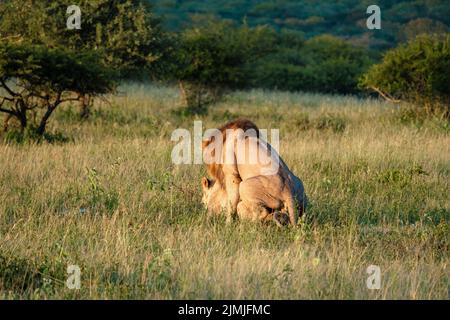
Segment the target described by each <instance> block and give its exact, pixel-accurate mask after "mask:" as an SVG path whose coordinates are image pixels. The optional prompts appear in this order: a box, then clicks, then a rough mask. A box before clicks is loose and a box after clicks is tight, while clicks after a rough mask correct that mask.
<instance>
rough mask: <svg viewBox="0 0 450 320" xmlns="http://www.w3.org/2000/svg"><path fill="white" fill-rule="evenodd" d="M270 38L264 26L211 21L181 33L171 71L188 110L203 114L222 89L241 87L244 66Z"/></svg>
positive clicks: (244, 80) (245, 78) (261, 51)
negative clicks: (237, 25)
mask: <svg viewBox="0 0 450 320" xmlns="http://www.w3.org/2000/svg"><path fill="white" fill-rule="evenodd" d="M271 39H272V38H271V32H270V31H269V30H268V29H266V28H265V27H257V28H254V29H252V28H249V27H248V26H247V25H245V24H244V25H243V26H241V27H236V26H234V25H233V24H230V23H227V22H217V21H214V20H212V21H207V22H206V23H204V24H203V25H201V26H200V27H197V28H193V29H188V30H186V31H184V32H182V33H181V34H180V36H179V39H178V48H177V52H176V58H175V60H176V65H175V67H174V73H175V78H176V79H177V80H178V82H179V85H180V90H181V95H182V97H183V100H184V101H183V103H184V104H185V105H186V106H187V107H188V108H189V109H190V112H191V113H204V112H205V106H207V105H208V104H211V103H214V102H217V101H218V100H219V99H220V98H221V97H222V95H223V93H224V91H225V90H227V89H234V88H237V87H239V88H242V87H243V86H245V85H246V84H247V81H248V75H247V74H246V72H245V69H244V66H245V65H246V64H247V63H248V62H249V61H251V60H252V59H255V58H257V57H260V56H262V55H264V54H265V53H266V52H268V50H270V47H271V46H270V45H268V43H269V42H270V41H271Z"/></svg>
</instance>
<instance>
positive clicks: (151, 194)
mask: <svg viewBox="0 0 450 320" xmlns="http://www.w3.org/2000/svg"><path fill="white" fill-rule="evenodd" d="M122 91H124V92H127V94H126V95H123V96H120V97H114V98H111V105H108V104H107V103H106V102H102V101H99V102H98V103H97V105H96V106H95V110H94V112H93V115H92V117H91V119H90V120H88V121H85V122H82V123H80V122H79V121H78V119H77V110H76V108H74V107H70V106H66V107H65V108H63V109H61V110H58V111H57V112H56V114H55V116H54V118H52V119H51V120H50V124H49V129H50V131H51V132H52V133H53V134H61V133H63V135H64V137H67V139H64V140H63V141H59V140H55V141H54V142H53V143H46V142H41V143H26V142H25V143H23V142H22V143H20V141H19V143H17V142H12V141H11V142H9V143H6V142H4V143H1V144H0V155H1V159H2V165H1V169H0V298H6V299H38V298H39V299H42V298H44V299H52V298H56V299H65V298H71V299H72V298H75V299H85V298H89V299H90V298H92V299H105V298H108V299H109V298H115V299H125V298H135V299H154V298H158V299H159V298H168V299H185V298H192V299H220V298H224V299H313V298H318V299H448V298H449V296H448V285H449V271H448V266H449V252H450V239H449V238H450V237H449V234H450V199H449V195H448V194H449V190H450V189H449V181H450V180H449V173H450V135H449V127H448V123H445V122H442V121H439V120H426V119H425V120H421V121H416V120H415V119H413V118H410V117H405V113H404V112H403V111H402V110H396V109H395V108H394V107H393V106H391V105H387V104H384V103H382V102H380V101H377V100H362V99H356V98H352V97H343V96H325V95H314V94H302V93H298V94H293V93H291V94H288V93H279V92H278V93H277V92H263V91H251V92H237V93H234V94H233V95H231V96H230V97H228V98H227V99H226V101H224V102H223V103H221V104H219V105H217V106H215V107H212V108H211V110H210V113H209V115H208V116H199V117H196V118H192V117H186V116H183V115H182V114H180V113H177V112H176V111H177V110H178V109H179V107H180V106H179V99H178V95H177V92H176V90H175V89H171V88H157V87H149V86H139V85H127V86H124V87H123V88H122ZM238 116H240V117H247V118H249V119H251V120H253V121H254V122H256V124H257V125H258V126H259V127H260V128H266V129H279V130H280V139H281V140H280V153H281V156H282V157H283V159H284V160H285V162H286V163H287V164H288V165H289V167H290V168H291V169H292V170H293V171H294V172H295V173H296V174H297V175H298V176H299V177H300V178H301V179H302V180H303V182H304V184H305V188H306V192H307V194H308V196H309V198H310V200H311V206H310V208H309V210H308V211H307V213H306V216H305V218H304V219H303V220H302V222H301V225H300V227H298V228H286V229H279V228H277V227H276V226H275V225H259V224H252V223H242V222H235V223H233V224H232V225H226V224H225V221H224V220H225V219H223V218H216V219H215V220H208V219H207V218H206V214H205V212H204V209H203V208H202V206H201V203H200V202H201V191H200V178H201V176H202V175H204V174H205V170H204V168H203V167H202V166H200V165H185V166H175V165H173V164H172V163H171V158H170V155H171V151H172V148H173V146H174V145H175V144H174V143H173V142H171V141H170V135H171V133H172V131H173V130H174V129H176V128H186V129H189V130H193V121H194V120H202V121H203V123H204V129H206V128H212V127H217V126H218V125H220V124H223V123H224V122H225V121H227V120H229V119H232V118H234V117H238ZM70 264H76V265H79V266H80V268H81V272H82V275H81V289H80V290H70V289H68V288H67V287H66V286H65V282H66V278H67V276H68V275H67V274H66V268H67V266H68V265H70ZM369 265H378V266H380V268H381V281H382V283H381V289H380V290H368V289H367V287H366V279H367V277H368V276H369V275H368V274H366V269H367V267H368V266H369Z"/></svg>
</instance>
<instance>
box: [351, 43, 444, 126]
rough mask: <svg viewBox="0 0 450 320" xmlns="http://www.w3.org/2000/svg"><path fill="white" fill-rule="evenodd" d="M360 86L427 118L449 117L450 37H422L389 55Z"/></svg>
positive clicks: (388, 53) (361, 81)
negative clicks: (424, 114) (436, 116)
mask: <svg viewBox="0 0 450 320" xmlns="http://www.w3.org/2000/svg"><path fill="white" fill-rule="evenodd" d="M360 85H361V86H362V87H364V88H366V89H370V90H374V91H376V92H378V93H379V94H380V95H381V96H382V97H384V98H386V99H388V100H390V101H394V102H400V101H405V102H407V103H409V104H412V105H414V106H416V107H418V108H421V109H423V110H424V111H425V112H426V113H427V114H435V113H441V114H443V115H444V116H445V117H447V118H448V117H449V116H450V110H449V108H450V34H445V35H420V36H418V37H417V38H416V39H414V40H411V41H409V42H408V43H407V44H404V45H400V46H399V47H398V48H396V49H392V50H390V51H388V52H387V53H386V54H385V56H384V58H383V61H382V62H381V63H380V64H376V65H374V66H372V67H371V68H370V69H369V71H368V72H367V73H366V74H365V75H364V76H363V77H362V78H361V80H360Z"/></svg>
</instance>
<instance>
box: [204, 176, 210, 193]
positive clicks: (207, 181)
mask: <svg viewBox="0 0 450 320" xmlns="http://www.w3.org/2000/svg"><path fill="white" fill-rule="evenodd" d="M210 185H211V181H210V180H209V179H208V178H206V177H203V178H202V187H203V189H205V190H206V189H209V186H210Z"/></svg>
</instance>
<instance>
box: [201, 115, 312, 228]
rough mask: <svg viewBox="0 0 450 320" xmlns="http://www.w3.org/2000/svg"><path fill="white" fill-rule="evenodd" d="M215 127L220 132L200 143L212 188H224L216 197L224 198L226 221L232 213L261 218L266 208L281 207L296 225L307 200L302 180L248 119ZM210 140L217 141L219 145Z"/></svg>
mask: <svg viewBox="0 0 450 320" xmlns="http://www.w3.org/2000/svg"><path fill="white" fill-rule="evenodd" d="M218 131H219V133H220V135H218V136H212V137H210V138H209V139H206V140H204V141H203V145H202V147H203V152H204V158H205V159H207V160H208V161H207V171H208V174H209V175H210V176H211V177H212V180H213V181H214V184H217V186H216V187H215V188H222V189H223V191H224V192H225V194H223V192H221V196H220V195H217V196H216V197H223V198H222V199H225V200H221V201H225V204H226V205H225V207H226V215H227V222H229V221H231V219H232V218H233V216H234V215H236V214H238V215H239V214H240V215H241V216H253V218H255V217H259V220H264V219H265V218H267V217H269V216H270V214H271V211H269V210H268V209H272V211H273V210H279V209H282V210H284V211H285V212H287V214H288V216H289V222H290V223H291V224H292V225H296V224H297V220H298V217H299V216H301V215H302V213H303V211H304V209H305V206H306V202H307V199H306V196H305V194H304V188H303V184H302V182H301V180H300V179H299V178H298V177H296V176H295V175H294V174H293V173H292V172H291V171H290V170H289V168H288V167H287V165H286V164H285V163H284V161H283V160H282V159H281V158H280V156H279V155H278V153H277V152H276V151H275V150H274V149H273V148H272V147H271V146H270V145H269V144H268V143H267V142H265V141H264V140H263V139H262V138H261V137H260V135H259V129H258V127H257V126H256V125H255V124H254V123H253V122H251V121H250V120H246V119H238V120H235V121H232V122H229V123H227V124H225V125H224V126H222V127H221V128H220V129H219V130H218ZM216 139H221V140H220V141H216ZM213 142H221V144H219V145H220V148H218V144H217V143H213ZM216 149H217V150H216ZM255 157H256V158H255ZM252 158H253V160H252ZM217 190H220V189H217ZM270 199H272V200H271V201H272V202H271V203H269V202H270V201H269V200H270ZM219 202H220V201H219ZM218 205H219V206H222V205H223V203H220V204H218ZM238 205H239V206H240V208H239V209H240V210H239V211H240V212H239V213H238V212H237V211H238ZM244 212H245V214H244Z"/></svg>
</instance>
